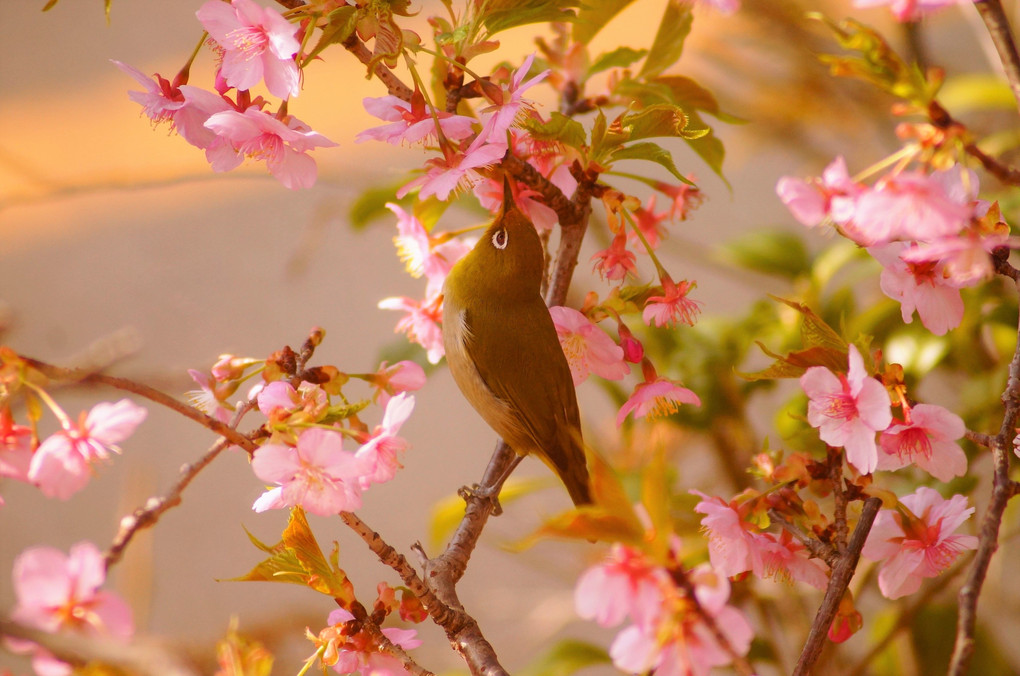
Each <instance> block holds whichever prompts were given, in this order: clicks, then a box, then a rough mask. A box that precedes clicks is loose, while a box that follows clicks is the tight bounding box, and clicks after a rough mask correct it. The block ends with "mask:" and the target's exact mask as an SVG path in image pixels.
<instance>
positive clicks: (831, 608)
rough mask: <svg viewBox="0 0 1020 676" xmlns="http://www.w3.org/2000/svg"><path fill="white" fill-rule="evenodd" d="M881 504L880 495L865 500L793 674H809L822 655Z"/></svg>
mask: <svg viewBox="0 0 1020 676" xmlns="http://www.w3.org/2000/svg"><path fill="white" fill-rule="evenodd" d="M881 506H882V501H881V500H880V499H878V498H868V499H867V500H865V501H864V507H863V509H862V510H861V518H860V520H859V521H858V522H857V527H856V528H854V532H853V535H851V536H850V542H849V543H848V544H847V545H846V551H845V552H843V553H842V554H841V555H840V557H839V561H837V563H836V565H835V566H834V567H833V568H832V573H831V574H830V576H829V586H828V587H827V588H826V590H825V597H824V598H823V599H822V605H821V606H819V607H818V613H817V614H816V615H815V619H814V622H812V623H811V630H810V631H809V632H808V637H807V641H805V643H804V649H803V650H802V651H801V654H800V659H799V660H797V666H796V667H795V668H794V670H793V676H807V674H809V673H811V667H812V666H814V664H815V662H816V661H817V660H818V658H819V657H820V656H821V654H822V649H823V648H824V647H825V639H826V636H827V635H828V632H829V627H830V626H831V625H832V620H833V618H834V617H836V611H837V610H838V609H839V602H840V601H841V600H842V599H843V595H844V594H845V593H846V590H847V587H848V586H849V585H850V580H851V579H852V578H853V576H854V572H855V571H856V570H857V561H858V560H859V559H860V557H861V549H863V548H864V542H865V541H866V540H867V539H868V533H870V532H871V526H872V524H873V523H874V522H875V517H876V516H877V515H878V509H879V507H881Z"/></svg>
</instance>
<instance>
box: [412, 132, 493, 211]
mask: <svg viewBox="0 0 1020 676" xmlns="http://www.w3.org/2000/svg"><path fill="white" fill-rule="evenodd" d="M488 138H489V135H488V132H487V131H486V130H484V129H483V130H482V132H481V133H480V134H478V136H477V137H475V140H474V141H472V142H471V145H469V146H468V147H467V150H465V151H463V152H461V151H459V150H452V149H450V148H449V147H447V146H446V145H444V146H443V148H442V149H443V157H442V158H433V159H430V160H426V161H425V164H426V166H427V167H428V169H427V170H426V171H425V175H424V176H419V177H418V178H416V179H414V180H413V181H411V182H410V183H407V184H405V185H404V186H403V187H401V188H400V190H398V191H397V197H398V198H401V197H403V196H404V195H406V194H407V193H409V192H411V190H412V189H413V188H416V187H418V188H420V189H419V191H418V199H420V200H423V199H425V198H426V197H429V196H430V195H435V196H436V199H438V200H441V201H446V200H448V199H449V198H450V194H451V193H452V192H454V191H455V190H458V189H461V188H464V187H468V186H471V185H473V184H474V183H475V181H477V180H478V178H479V174H478V171H477V170H478V169H480V168H482V167H487V166H489V165H490V164H494V163H496V162H498V161H499V160H501V159H502V158H503V155H505V154H506V149H507V146H506V143H505V142H501V141H500V140H499V137H495V138H496V140H495V142H493V143H489V142H488Z"/></svg>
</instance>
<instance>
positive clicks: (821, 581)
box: [755, 530, 829, 589]
mask: <svg viewBox="0 0 1020 676" xmlns="http://www.w3.org/2000/svg"><path fill="white" fill-rule="evenodd" d="M759 537H760V540H759V542H758V546H759V548H760V549H761V561H762V564H763V566H764V570H763V574H761V575H760V576H761V577H764V578H774V579H776V580H780V581H787V580H795V581H797V582H803V583H805V584H808V585H811V586H812V587H814V588H815V589H825V588H826V586H828V584H829V575H828V572H827V571H828V568H827V567H826V565H825V564H824V563H823V562H822V561H820V560H818V559H813V558H811V557H810V555H809V554H808V551H807V548H806V547H805V546H804V545H803V544H801V543H800V541H798V540H794V539H793V536H792V535H790V533H789V531H786V530H783V531H781V532H780V533H779V535H778V536H777V535H775V534H773V533H761V534H760V536H759ZM755 574H756V575H757V574H758V573H755Z"/></svg>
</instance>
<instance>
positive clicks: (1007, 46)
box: [974, 0, 1020, 107]
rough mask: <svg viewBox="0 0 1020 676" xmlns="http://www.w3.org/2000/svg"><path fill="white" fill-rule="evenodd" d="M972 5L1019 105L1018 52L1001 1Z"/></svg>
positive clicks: (985, 1)
mask: <svg viewBox="0 0 1020 676" xmlns="http://www.w3.org/2000/svg"><path fill="white" fill-rule="evenodd" d="M974 7H976V8H977V11H978V14H980V15H981V19H982V21H984V22H985V26H986V27H987V28H988V34H989V35H990V36H991V38H992V42H993V43H994V44H995V51H997V52H998V53H999V60H1000V61H1002V69H1003V70H1004V71H1005V73H1006V79H1007V80H1008V81H1009V88H1010V89H1011V90H1013V97H1014V98H1015V99H1016V100H1017V105H1018V107H1020V54H1018V53H1017V48H1016V41H1014V40H1013V32H1012V31H1011V30H1010V27H1009V19H1007V18H1006V12H1005V11H1003V9H1002V3H1001V2H1000V0H975V2H974Z"/></svg>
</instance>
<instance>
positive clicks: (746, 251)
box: [718, 230, 811, 279]
mask: <svg viewBox="0 0 1020 676" xmlns="http://www.w3.org/2000/svg"><path fill="white" fill-rule="evenodd" d="M718 252H719V255H720V257H721V258H722V259H723V260H726V261H729V262H731V263H735V264H736V265H739V266H740V267H743V268H747V269H749V270H755V271H756V272H762V273H765V274H767V275H776V276H779V277H785V278H787V279H795V278H796V277H799V276H800V275H803V274H805V273H807V272H809V271H810V267H811V258H810V256H809V255H808V252H807V249H806V248H805V246H804V241H803V240H802V239H801V238H800V237H798V236H797V235H795V234H793V233H791V232H787V231H783V230H754V231H751V232H750V233H748V234H746V235H743V236H741V237H740V238H739V239H736V240H734V241H732V242H728V243H726V244H724V245H722V246H721V247H720V248H719V250H718Z"/></svg>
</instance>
